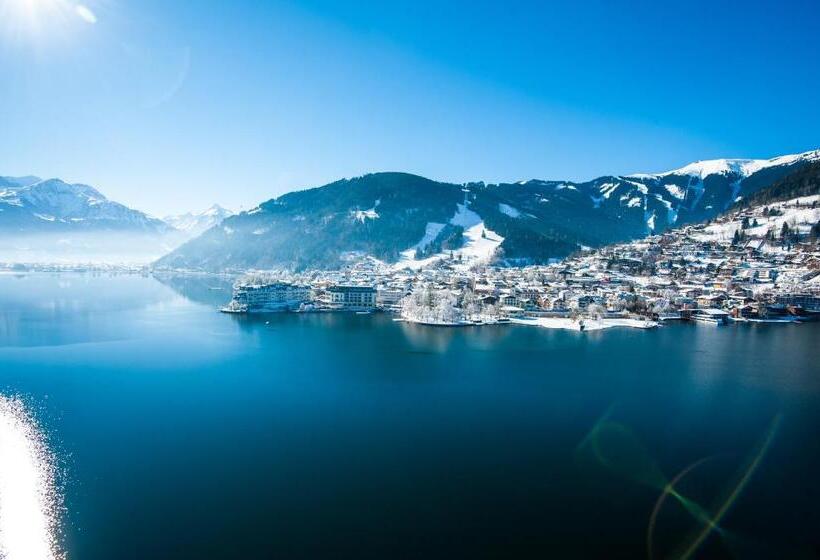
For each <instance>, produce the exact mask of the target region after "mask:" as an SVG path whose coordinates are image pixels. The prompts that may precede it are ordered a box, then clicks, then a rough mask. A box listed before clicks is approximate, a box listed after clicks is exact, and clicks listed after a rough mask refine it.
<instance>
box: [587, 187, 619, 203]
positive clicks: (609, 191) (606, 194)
mask: <svg viewBox="0 0 820 560" xmlns="http://www.w3.org/2000/svg"><path fill="white" fill-rule="evenodd" d="M619 186H620V183H604V184H603V185H601V186H600V187H598V191H599V192H600V193H601V196H602V197H603V198H609V195H611V194H612V193H613V192H614V191H615V189H617V188H618V187H619ZM593 200H595V199H593Z"/></svg>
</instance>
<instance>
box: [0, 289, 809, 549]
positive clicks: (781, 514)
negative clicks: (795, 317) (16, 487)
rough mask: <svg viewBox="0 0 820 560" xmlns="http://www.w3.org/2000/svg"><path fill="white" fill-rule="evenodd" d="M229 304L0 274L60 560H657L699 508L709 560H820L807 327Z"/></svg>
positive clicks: (10, 371)
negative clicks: (420, 320) (812, 558)
mask: <svg viewBox="0 0 820 560" xmlns="http://www.w3.org/2000/svg"><path fill="white" fill-rule="evenodd" d="M229 286H230V281H228V280H220V279H218V278H216V277H205V276H203V277H191V276H188V277H163V278H161V279H155V278H153V277H151V276H139V275H107V274H60V275H57V274H43V273H38V274H22V275H9V274H6V275H0V387H1V388H2V392H3V393H4V394H6V395H20V396H21V398H22V399H23V400H24V401H25V403H26V404H27V406H28V408H29V410H31V411H32V414H33V416H34V417H35V419H36V420H37V422H38V423H39V425H40V427H41V429H42V431H43V432H44V433H45V434H46V438H47V443H48V445H49V447H50V448H51V449H52V450H53V452H54V453H55V454H56V457H57V463H58V472H59V478H60V480H59V482H60V488H61V490H60V494H61V495H62V496H63V498H64V504H65V511H64V512H63V514H62V523H63V532H64V538H63V541H64V548H65V550H66V551H67V552H68V553H69V557H70V558H82V559H91V560H95V559H101V560H102V559H105V560H109V559H111V558H118V559H131V558H134V559H145V558H174V559H185V558H205V557H209V558H225V557H230V558H248V559H251V558H273V557H279V558H314V557H317V556H322V557H328V556H333V557H351V558H385V557H391V558H403V557H426V558H430V557H441V558H454V557H472V558H481V557H541V558H549V557H561V558H568V557H608V558H613V557H646V556H647V546H648V544H647V540H648V537H649V541H650V542H651V545H650V546H651V547H652V550H653V551H654V554H655V555H656V556H662V555H664V554H667V553H670V552H672V551H675V550H678V551H680V550H686V549H687V547H689V546H692V545H693V543H696V542H697V540H698V538H699V536H700V532H701V530H702V528H703V524H702V523H701V522H700V521H702V520H700V521H699V520H698V519H697V515H698V514H697V511H698V508H706V509H708V510H709V511H716V510H720V509H725V515H724V516H723V518H722V521H721V523H720V526H721V528H722V531H723V535H722V538H716V537H715V536H714V535H711V536H707V537H706V538H705V540H704V542H703V543H702V544H700V545H699V546H698V547H697V551H698V552H701V553H706V554H708V555H710V557H729V556H730V555H736V556H741V557H744V558H745V557H760V558H764V557H771V556H770V553H772V551H777V553H778V554H777V555H778V556H780V557H798V556H800V555H803V556H809V555H811V554H812V553H816V551H817V546H818V540H817V535H816V531H815V529H816V527H817V526H818V523H819V522H820V515H818V513H817V508H816V501H817V498H818V496H819V493H820V483H818V482H817V480H816V477H815V473H816V472H817V468H818V467H820V465H818V460H817V457H818V456H820V449H819V448H820V444H818V441H817V438H816V437H815V435H814V433H813V430H812V429H810V428H811V427H813V426H818V420H820V412H818V411H820V406H818V405H820V378H818V375H817V374H818V371H817V366H816V361H814V360H813V358H814V357H815V356H816V348H815V347H816V344H817V341H818V340H820V324H816V323H814V324H792V325H773V326H766V325H758V326H752V325H734V326H729V327H723V328H717V327H714V326H706V325H700V324H697V325H694V324H686V325H671V326H664V327H662V328H659V329H654V330H652V331H641V330H634V329H611V330H608V331H605V332H587V333H578V332H568V331H553V330H547V329H539V328H534V327H523V326H513V325H503V326H484V327H477V328H463V329H448V328H426V327H422V326H418V325H409V324H405V323H399V322H395V321H393V320H392V317H391V316H390V315H387V314H372V315H364V316H363V315H355V314H276V315H267V316H259V317H254V316H250V317H234V316H228V315H224V314H220V313H218V312H217V308H218V306H219V305H221V304H224V303H225V302H226V301H227V300H228V299H229V298H230V291H229ZM689 467H691V470H689V471H687V473H686V474H685V475H684V476H682V477H681V478H680V480H679V481H678V482H677V486H676V488H677V490H678V491H679V492H680V494H681V495H682V496H684V497H685V498H686V500H688V501H690V503H689V506H688V507H686V506H685V505H684V501H682V500H677V499H673V498H672V497H667V499H666V500H664V501H663V502H662V503H661V506H660V509H659V510H658V511H657V513H656V515H655V517H654V524H652V530H651V531H650V530H649V528H650V521H651V519H652V518H653V509H654V508H655V506H656V503H657V501H658V499H659V497H660V496H661V494H662V492H663V484H665V483H667V482H669V481H670V480H672V479H673V478H674V477H676V475H678V474H679V473H681V472H682V471H684V470H685V469H687V468H689ZM735 490H736V491H735ZM692 504H696V505H692ZM723 505H725V506H726V507H725V508H722V507H721V506H723Z"/></svg>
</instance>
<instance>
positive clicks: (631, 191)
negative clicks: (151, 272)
mask: <svg viewBox="0 0 820 560" xmlns="http://www.w3.org/2000/svg"><path fill="white" fill-rule="evenodd" d="M817 162H820V150H814V151H810V152H805V153H802V154H795V155H787V156H780V157H775V158H772V159H768V160H755V159H719V160H708V161H699V162H695V163H691V164H689V165H686V166H685V167H682V168H680V169H675V170H672V171H667V172H663V173H640V174H633V175H613V176H603V177H598V178H596V179H593V180H591V181H585V182H573V181H549V180H529V181H519V182H516V183H498V184H486V183H483V182H471V183H463V184H455V183H446V182H439V181H433V180H430V179H426V178H424V177H420V176H418V175H412V174H409V173H399V172H386V173H373V174H368V175H364V176H361V177H356V178H353V179H343V180H340V181H336V182H333V183H330V184H328V185H324V186H321V187H316V188H311V189H307V190H302V191H295V192H291V193H288V194H285V195H282V196H279V197H277V198H273V199H270V200H268V201H266V202H263V203H262V204H260V205H259V206H257V207H255V208H253V209H251V210H249V211H246V212H242V213H240V214H236V215H232V214H231V213H230V212H229V211H227V210H225V209H224V208H222V207H220V206H218V205H214V206H212V207H210V208H208V209H207V210H205V211H202V212H198V213H195V212H190V213H187V214H182V215H178V216H168V217H166V218H165V219H164V220H160V219H157V218H154V217H151V216H149V215H147V214H145V213H143V212H140V211H138V210H134V209H131V208H128V207H127V206H125V205H122V204H119V203H117V202H114V201H111V200H109V199H107V198H106V197H105V196H104V195H103V194H102V193H100V192H99V191H98V190H96V189H95V188H93V187H90V186H88V185H83V184H70V183H66V182H64V181H62V180H60V179H48V180H41V179H39V178H37V177H33V176H27V177H0V249H3V248H4V247H2V246H3V245H4V242H5V245H9V246H14V247H15V249H19V248H20V247H22V248H23V249H28V248H29V246H30V245H31V244H30V243H29V240H30V239H31V238H37V239H39V240H40V241H38V243H39V245H38V246H40V247H45V246H49V247H50V246H52V245H54V241H53V239H52V237H49V236H50V235H51V234H55V235H56V236H57V237H55V238H54V239H59V243H60V246H59V247H58V250H59V251H63V252H65V251H67V250H68V249H69V248H71V247H72V246H73V247H75V248H78V250H79V249H88V248H93V246H94V245H95V244H101V243H103V241H104V242H105V246H106V254H116V253H117V251H119V250H121V251H122V252H123V253H125V252H128V251H130V250H133V249H135V248H138V249H140V250H141V251H142V252H143V254H144V256H145V258H149V257H150V258H151V259H156V258H159V257H161V258H159V260H158V261H157V263H156V265H157V266H158V267H160V268H190V269H201V270H225V269H252V268H257V269H271V268H291V269H304V268H313V267H322V268H338V267H340V266H343V265H344V264H345V263H346V262H348V261H349V260H350V259H351V258H356V257H361V256H370V257H373V258H376V259H379V260H381V261H384V262H385V263H388V264H392V265H393V266H395V267H400V268H401V267H408V268H421V267H423V266H427V265H430V264H432V263H435V262H436V261H438V260H441V259H444V258H452V259H455V260H456V261H458V262H461V263H463V264H464V266H470V265H473V264H476V263H480V262H489V261H495V262H500V263H502V264H511V265H515V264H525V263H538V262H546V261H549V260H550V259H556V258H561V257H564V256H566V255H568V254H570V253H572V252H574V251H577V250H578V249H580V248H583V247H594V246H600V245H604V244H608V243H612V242H617V241H624V240H629V239H636V238H640V237H644V236H646V235H648V234H651V233H657V232H661V231H663V230H665V229H668V228H670V227H675V226H677V225H681V224H685V223H692V222H699V221H704V220H708V219H711V218H714V217H715V216H717V215H719V214H720V213H722V212H724V211H725V210H726V209H728V208H729V207H731V206H733V205H736V204H742V202H743V201H744V200H746V199H749V198H750V197H754V196H758V197H760V196H762V195H760V194H757V193H761V191H763V190H764V189H765V188H766V187H770V186H772V185H775V186H776V185H777V184H779V183H778V182H782V180H783V179H784V178H785V177H787V176H789V175H790V174H791V173H794V172H799V171H800V170H804V169H806V168H807V166H810V165H812V164H814V165H818V163H817ZM804 182H805V181H804ZM780 188H782V187H780ZM764 193H765V191H764ZM21 236H22V237H25V238H26V242H19V241H17V239H18V238H20V237H21ZM26 236H27V237H26ZM72 236H73V237H72ZM43 239H46V240H47V241H42V240H43ZM72 240H75V241H72ZM76 240H80V241H76ZM186 241H187V242H186ZM72 243H73V245H72ZM16 254H17V253H15V255H16ZM163 255H164V256H163ZM0 256H2V255H0Z"/></svg>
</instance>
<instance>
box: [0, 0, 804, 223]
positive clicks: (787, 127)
mask: <svg viewBox="0 0 820 560" xmlns="http://www.w3.org/2000/svg"><path fill="white" fill-rule="evenodd" d="M27 9H28V10H34V12H36V13H34V14H32V13H26V10H27ZM0 12H3V13H0V76H2V79H1V80H0V175H22V174H37V175H40V176H45V177H51V176H59V177H62V178H65V179H67V180H71V181H78V182H79V181H81V182H87V183H90V184H93V185H95V186H97V187H99V188H100V189H101V190H102V191H103V192H104V193H106V194H107V195H108V196H109V197H111V198H113V199H115V200H119V201H121V202H124V203H126V204H128V205H131V206H134V207H137V208H140V209H144V210H147V211H149V212H152V213H155V214H159V215H161V214H164V213H166V212H177V211H184V210H188V209H200V208H204V207H205V206H208V205H209V204H211V203H212V202H219V203H222V204H224V205H228V206H232V207H239V206H240V205H242V206H244V207H246V208H248V207H251V206H253V205H255V204H257V203H258V202H260V201H262V200H266V199H268V198H270V197H272V196H275V195H278V194H281V193H283V192H286V191H288V190H293V189H297V188H304V187H308V186H315V185H319V184H324V183H326V182H329V181H331V180H335V179H337V178H340V177H350V176H355V175H360V174H363V173H366V172H371V171H382V170H402V171H409V172H414V173H419V174H421V175H425V176H428V177H431V178H435V179H442V180H452V181H466V180H486V181H500V180H509V181H513V180H518V179H524V178H532V177H537V178H551V179H586V178H592V177H595V176H598V175H601V174H607V173H631V172H638V171H660V170H666V169H670V168H674V167H677V166H681V165H683V164H685V163H688V162H689V161H692V160H697V159H707V158H715V157H771V156H774V155H778V154H782V153H792V152H798V151H805V150H809V149H813V148H817V147H818V146H820V103H819V102H818V99H820V70H818V68H820V62H818V61H820V41H818V39H817V22H818V21H820V3H818V2H817V1H816V0H811V1H780V2H759V1H746V2H700V1H696V2H693V1H685V2H684V1H679V2H657V1H651V2H650V1H646V2H643V1H641V2H629V3H626V2H622V3H616V2H607V1H588V2H566V3H561V4H559V3H548V2H515V1H509V0H508V1H505V2H481V1H470V2H467V1H456V2H443V1H426V0H415V1H406V2H405V1H387V2H373V3H369V2H363V1H361V2H341V1H331V0H292V1H289V2H279V1H264V2H263V1H257V2H250V1H242V0H235V1H230V2H225V1H222V2H209V1H206V0H198V1H190V0H188V1H174V0H83V1H82V3H78V2H74V1H73V0H0Z"/></svg>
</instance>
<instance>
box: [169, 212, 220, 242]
mask: <svg viewBox="0 0 820 560" xmlns="http://www.w3.org/2000/svg"><path fill="white" fill-rule="evenodd" d="M232 215H233V212H231V211H230V210H227V209H225V208H223V207H221V206H220V205H219V204H214V205H213V206H211V207H210V208H208V209H207V210H203V211H202V212H188V213H185V214H179V215H176V216H166V217H165V218H163V221H165V223H166V224H168V225H170V226H171V227H173V228H174V229H176V230H179V231H181V232H182V233H184V234H185V237H186V238H188V239H191V238H194V237H197V236H199V235H201V234H202V233H203V232H205V230H208V229H210V228H212V227H214V226H216V225H219V224H221V223H222V220H224V219H225V218H227V217H228V216H232Z"/></svg>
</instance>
